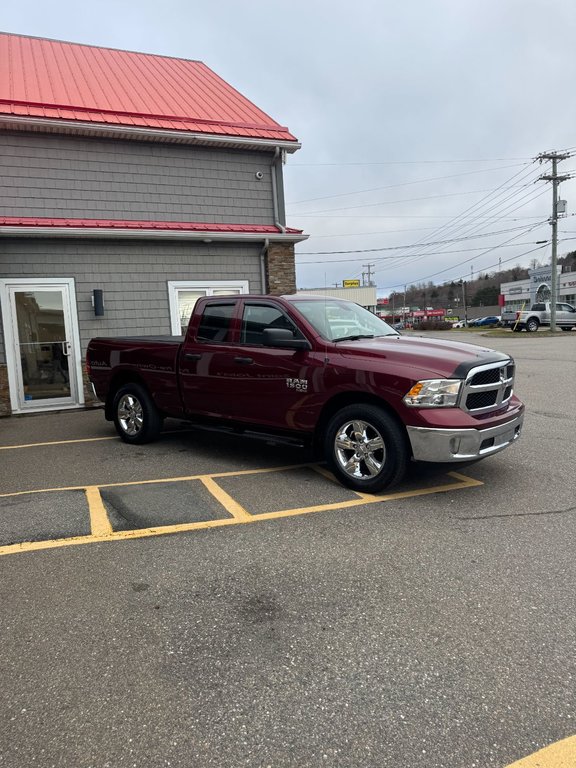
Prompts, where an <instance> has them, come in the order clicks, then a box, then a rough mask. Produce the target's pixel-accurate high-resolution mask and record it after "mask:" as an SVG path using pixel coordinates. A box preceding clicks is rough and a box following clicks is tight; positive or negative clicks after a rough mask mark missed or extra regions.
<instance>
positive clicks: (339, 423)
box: [324, 405, 408, 493]
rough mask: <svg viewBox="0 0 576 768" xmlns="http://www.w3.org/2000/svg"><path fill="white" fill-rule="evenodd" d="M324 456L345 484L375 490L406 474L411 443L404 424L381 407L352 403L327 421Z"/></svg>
mask: <svg viewBox="0 0 576 768" xmlns="http://www.w3.org/2000/svg"><path fill="white" fill-rule="evenodd" d="M324 456H325V459H326V461H327V463H328V466H329V467H330V469H331V470H332V472H333V473H334V475H336V477H337V478H338V480H339V481H340V482H341V483H342V484H343V485H345V486H347V487H348V488H352V489H353V490H355V491H360V492H364V493H376V492H378V491H381V490H382V489H383V488H389V487H391V486H393V485H395V484H396V483H399V482H400V480H401V479H402V478H403V477H404V474H405V472H406V467H407V464H408V447H407V442H406V436H405V435H404V433H403V431H402V428H401V427H400V426H399V425H398V424H397V423H396V421H395V420H394V419H393V418H392V416H390V415H389V414H388V413H386V411H384V410H383V409H382V408H378V407H377V406H374V405H349V406H347V407H346V408H342V410H340V411H338V413H336V414H335V415H334V416H333V417H332V419H331V420H330V422H329V424H328V427H327V429H326V434H325V437H324Z"/></svg>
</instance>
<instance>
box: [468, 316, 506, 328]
mask: <svg viewBox="0 0 576 768" xmlns="http://www.w3.org/2000/svg"><path fill="white" fill-rule="evenodd" d="M474 325H475V326H480V325H489V326H496V325H500V317H499V316H498V315H488V316H487V317H480V318H478V320H476V322H475V323H474Z"/></svg>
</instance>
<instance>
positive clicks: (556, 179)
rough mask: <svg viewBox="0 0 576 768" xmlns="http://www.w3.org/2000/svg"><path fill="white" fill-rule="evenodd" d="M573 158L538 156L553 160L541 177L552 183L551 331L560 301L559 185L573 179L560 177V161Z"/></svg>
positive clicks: (558, 154)
mask: <svg viewBox="0 0 576 768" xmlns="http://www.w3.org/2000/svg"><path fill="white" fill-rule="evenodd" d="M569 157H571V155H570V153H569V152H543V153H542V154H540V155H538V160H540V162H542V161H543V160H552V173H550V174H547V175H546V176H540V181H551V182H552V217H551V218H550V219H549V221H550V224H551V225H552V260H551V261H552V275H551V279H550V294H551V295H550V330H551V331H552V332H554V331H556V302H557V301H558V275H557V274H556V272H557V266H558V185H559V184H560V182H561V181H566V180H567V179H569V178H571V177H570V175H568V174H566V175H565V176H558V161H559V160H567V159H568V158H569Z"/></svg>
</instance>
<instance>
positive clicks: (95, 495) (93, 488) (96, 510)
mask: <svg viewBox="0 0 576 768" xmlns="http://www.w3.org/2000/svg"><path fill="white" fill-rule="evenodd" d="M86 501H87V502H88V509H89V511H90V530H91V531H92V536H109V535H110V534H111V533H112V532H113V529H112V526H111V525H110V520H108V515H107V514H106V507H105V506H104V502H103V501H102V496H101V495H100V489H99V488H98V486H97V485H90V486H88V488H86Z"/></svg>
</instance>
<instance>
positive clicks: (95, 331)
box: [0, 238, 264, 362]
mask: <svg viewBox="0 0 576 768" xmlns="http://www.w3.org/2000/svg"><path fill="white" fill-rule="evenodd" d="M260 251H261V245H259V244H230V243H222V244H218V243H210V244H206V243H193V242H174V241H171V242H165V243H159V242H154V243H149V242H146V241H144V240H142V241H132V240H131V241H125V240H118V241H116V240H114V241H111V240H106V241H97V240H68V239H65V240H52V239H50V240H40V239H38V240H34V239H19V238H14V239H12V238H10V239H0V278H11V277H15V278H36V279H38V281H39V282H41V281H42V278H44V277H73V278H74V280H75V287H76V302H77V308H78V320H79V326H80V336H81V343H82V356H84V353H85V350H86V345H87V343H88V341H89V340H90V338H92V337H93V336H124V335H129V334H135V333H137V334H141V335H146V334H157V333H162V334H169V333H170V332H171V331H170V315H169V300H168V281H172V280H206V281H207V282H212V281H214V280H248V281H249V290H250V291H251V292H253V293H260V292H262V291H263V290H264V289H263V287H262V284H261V272H260ZM94 288H101V289H102V290H103V291H104V304H105V315H104V317H102V318H95V317H94V311H93V309H92V290H93V289H94ZM4 361H5V357H4V347H3V338H2V336H1V335H0V362H4Z"/></svg>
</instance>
